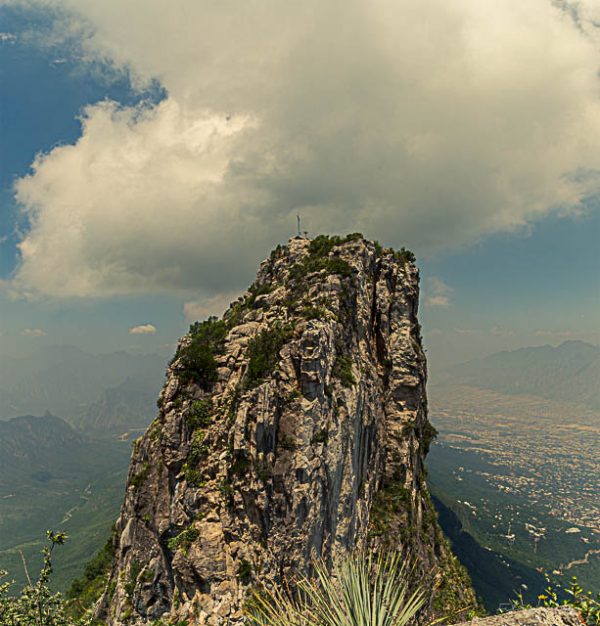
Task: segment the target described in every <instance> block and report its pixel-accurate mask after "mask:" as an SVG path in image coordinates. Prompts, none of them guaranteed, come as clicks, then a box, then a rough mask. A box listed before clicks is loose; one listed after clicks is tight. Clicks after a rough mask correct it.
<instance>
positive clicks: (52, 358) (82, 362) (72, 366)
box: [0, 347, 166, 434]
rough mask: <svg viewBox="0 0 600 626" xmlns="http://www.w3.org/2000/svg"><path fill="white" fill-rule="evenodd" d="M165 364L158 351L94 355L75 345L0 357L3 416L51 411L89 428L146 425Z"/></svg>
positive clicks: (116, 429) (123, 428) (121, 428)
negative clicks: (17, 356) (138, 353)
mask: <svg viewBox="0 0 600 626" xmlns="http://www.w3.org/2000/svg"><path fill="white" fill-rule="evenodd" d="M165 365H166V358H165V357H163V356H160V355H158V354H148V355H134V354H129V353H127V352H124V351H123V352H114V353H110V354H98V355H95V354H90V353H87V352H84V351H83V350H80V349H78V348H73V347H51V348H45V349H41V350H39V351H37V352H36V353H34V354H32V355H30V356H26V357H20V358H8V357H0V419H8V418H11V417H14V416H18V415H24V414H34V415H39V414H43V413H45V412H46V411H49V412H50V413H52V414H55V415H60V416H62V417H63V418H64V419H65V420H66V421H67V422H69V423H70V424H71V425H75V426H77V427H79V428H82V429H84V430H85V431H86V432H89V431H90V430H94V431H96V432H98V433H99V432H103V431H104V432H106V433H107V434H118V433H120V432H123V431H126V430H129V429H132V428H134V429H135V428H145V427H146V426H147V425H148V424H149V423H150V421H152V419H153V417H154V415H155V413H156V404H155V401H156V397H157V395H158V392H159V390H160V388H161V386H162V384H163V379H164V372H165Z"/></svg>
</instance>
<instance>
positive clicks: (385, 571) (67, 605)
mask: <svg viewBox="0 0 600 626" xmlns="http://www.w3.org/2000/svg"><path fill="white" fill-rule="evenodd" d="M47 539H48V545H47V546H46V547H44V549H43V551H42V556H43V566H42V569H41V571H40V573H39V575H38V578H37V579H36V580H35V582H34V581H32V580H31V579H29V575H28V579H29V580H28V584H27V585H26V586H25V587H24V588H23V590H22V591H21V593H20V594H19V595H17V596H12V595H10V594H9V591H10V588H11V586H12V583H11V582H10V581H6V580H5V579H6V572H4V571H1V570H0V626H102V625H101V624H100V623H98V622H97V621H95V620H93V618H92V616H91V612H92V608H93V604H94V602H95V600H96V599H97V597H98V595H99V594H98V593H97V592H98V591H99V589H98V588H94V592H96V593H91V592H90V588H91V587H94V585H93V583H94V581H95V580H99V579H102V580H103V581H104V582H105V581H106V578H105V574H106V567H107V564H108V556H107V555H108V554H109V553H110V547H107V546H108V544H107V546H105V547H104V548H103V550H102V551H101V552H100V553H99V555H98V556H97V557H96V558H95V559H94V560H93V561H92V562H91V563H90V566H89V567H88V568H87V569H86V573H85V575H84V577H83V578H82V579H80V580H79V581H76V583H75V584H74V585H73V588H72V590H71V592H70V594H69V596H70V598H69V599H68V600H65V599H63V597H62V595H61V594H60V593H53V592H52V591H51V589H50V578H51V575H52V571H53V567H52V555H53V551H54V549H55V547H56V546H62V545H63V544H64V543H65V541H66V539H67V537H66V535H65V534H64V533H54V532H52V531H48V532H47ZM408 578H409V576H408V572H407V570H406V564H404V563H402V562H401V560H400V557H399V555H397V554H390V555H388V556H385V557H384V556H380V557H378V558H373V557H372V556H367V557H365V556H362V555H359V556H356V557H353V558H350V559H347V560H345V561H342V562H341V563H338V564H336V565H334V568H333V571H332V572H331V573H330V572H328V570H327V569H326V567H325V566H324V565H323V564H319V565H317V566H316V568H315V577H314V578H304V579H302V580H301V581H300V583H299V585H298V589H299V592H298V593H297V594H295V595H294V596H292V595H291V594H290V593H289V589H288V588H287V587H286V586H284V587H283V588H279V587H273V588H271V589H261V591H259V592H255V593H254V595H253V597H252V598H251V599H250V601H249V603H248V606H247V609H246V616H247V618H248V622H249V623H250V624H254V626H292V625H293V626H404V625H405V624H406V623H408V622H410V621H411V619H412V618H413V617H414V616H415V615H416V614H417V612H418V611H419V609H420V608H421V607H422V606H423V604H424V602H425V594H424V592H423V591H422V590H419V589H418V590H417V591H415V592H413V593H411V594H409V591H408V585H407V582H406V581H407V579H408ZM3 581H4V582H3ZM77 589H79V590H80V591H81V592H82V593H81V597H79V596H77V594H76V591H77ZM538 606H543V607H549V608H552V607H559V606H571V607H573V608H574V609H575V610H577V611H578V612H579V614H580V616H581V617H582V619H583V620H584V621H585V623H586V624H587V626H600V593H597V594H596V595H594V594H593V593H592V592H591V591H585V590H584V589H582V587H581V586H580V585H579V583H578V582H577V579H576V578H573V579H572V581H571V583H570V584H569V585H568V586H566V587H564V588H561V587H560V586H558V585H553V584H551V583H550V581H548V587H547V589H546V591H545V593H544V594H541V595H540V596H539V604H538ZM526 608H532V606H531V605H530V604H526V603H525V602H524V601H523V598H522V596H518V597H517V600H516V601H515V602H513V609H514V610H520V609H526ZM82 614H85V615H84V616H83V617H81V615H82ZM439 621H443V620H436V622H439ZM179 624H181V622H179ZM161 626H165V624H164V622H161Z"/></svg>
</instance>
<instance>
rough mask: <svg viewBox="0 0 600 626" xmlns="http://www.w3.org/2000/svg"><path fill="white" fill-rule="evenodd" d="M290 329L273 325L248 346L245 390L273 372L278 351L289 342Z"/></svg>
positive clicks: (280, 325)
mask: <svg viewBox="0 0 600 626" xmlns="http://www.w3.org/2000/svg"><path fill="white" fill-rule="evenodd" d="M291 334H292V329H291V328H290V327H289V326H287V325H283V324H274V325H273V326H272V327H271V328H267V329H265V330H263V331H262V332H260V333H258V335H256V337H254V338H253V339H252V340H251V341H250V343H249V344H248V359H249V360H248V369H247V370H246V378H245V380H244V387H245V389H252V388H254V387H256V386H257V385H259V384H260V383H261V382H263V380H264V379H265V378H266V377H267V376H268V375H269V374H271V372H273V370H274V369H275V366H276V365H277V363H279V351H280V350H281V348H283V346H284V345H285V344H286V343H287V341H289V339H290V336H291Z"/></svg>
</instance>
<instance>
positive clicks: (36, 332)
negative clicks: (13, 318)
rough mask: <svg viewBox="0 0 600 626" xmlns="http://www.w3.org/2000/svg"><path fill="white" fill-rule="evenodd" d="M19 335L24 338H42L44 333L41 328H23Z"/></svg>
mask: <svg viewBox="0 0 600 626" xmlns="http://www.w3.org/2000/svg"><path fill="white" fill-rule="evenodd" d="M21 334H22V335H23V336H24V337H44V336H45V335H46V332H45V331H44V330H42V329H41V328H24V329H23V330H22V331H21Z"/></svg>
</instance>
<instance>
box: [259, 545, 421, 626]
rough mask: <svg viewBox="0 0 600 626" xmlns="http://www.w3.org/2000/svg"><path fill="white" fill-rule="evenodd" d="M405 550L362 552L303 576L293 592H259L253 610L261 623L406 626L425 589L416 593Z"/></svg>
mask: <svg viewBox="0 0 600 626" xmlns="http://www.w3.org/2000/svg"><path fill="white" fill-rule="evenodd" d="M407 578H408V576H407V566H406V563H405V562H404V563H403V562H402V561H401V558H400V555H398V554H390V555H388V556H385V557H384V556H379V557H377V558H373V557H372V556H370V555H369V556H364V555H358V556H355V557H351V558H348V559H346V560H344V561H342V562H340V563H338V564H336V565H334V567H333V570H332V571H331V572H329V571H328V570H327V568H326V567H325V566H324V565H323V564H322V563H320V564H318V565H317V566H316V568H315V577H314V579H308V578H303V579H302V580H300V582H299V583H298V585H297V593H296V594H294V595H292V594H291V593H289V590H287V589H286V588H284V589H281V588H275V589H273V590H269V591H266V592H264V593H257V594H255V597H254V603H253V607H252V608H251V609H250V610H249V611H248V614H247V617H248V618H249V620H250V623H253V624H255V625H257V626H404V625H405V624H406V623H407V622H408V621H409V620H410V619H411V618H412V617H413V616H414V615H415V614H416V613H417V611H418V610H419V609H420V608H421V606H422V605H423V602H424V595H423V593H422V591H420V590H417V591H415V592H414V593H412V594H410V593H409V591H408V583H407Z"/></svg>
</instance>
